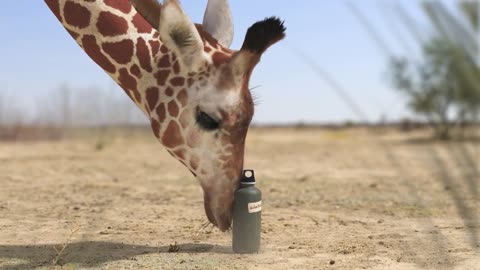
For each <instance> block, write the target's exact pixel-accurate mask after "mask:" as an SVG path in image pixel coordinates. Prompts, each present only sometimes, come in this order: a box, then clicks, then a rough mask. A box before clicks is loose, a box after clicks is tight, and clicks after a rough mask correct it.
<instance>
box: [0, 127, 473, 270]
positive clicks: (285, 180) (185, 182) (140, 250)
mask: <svg viewBox="0 0 480 270" xmlns="http://www.w3.org/2000/svg"><path fill="white" fill-rule="evenodd" d="M372 134H373V136H372ZM424 135H425V134H401V133H398V132H396V131H394V130H390V131H386V132H382V133H378V134H377V133H375V132H374V131H372V130H362V129H350V130H348V129H347V130H324V129H300V130H295V129H255V130H252V131H251V132H250V133H249V137H248V145H247V153H246V167H248V168H254V169H256V176H257V180H258V186H259V187H260V189H262V191H263V196H264V199H263V202H264V204H263V228H262V229H263V233H262V250H261V252H260V253H259V254H255V255H237V254H233V253H232V251H231V235H230V234H229V233H221V232H219V231H218V230H216V229H215V228H212V227H211V226H207V227H205V226H202V224H204V223H205V221H206V218H205V216H204V210H203V203H202V198H203V197H202V193H201V191H200V188H199V186H198V184H197V183H196V180H195V179H193V177H192V176H191V175H190V173H189V172H188V171H187V170H186V169H184V168H183V167H182V166H181V164H180V163H179V162H177V161H175V160H174V159H172V158H171V157H170V156H169V155H168V153H166V151H165V150H163V148H162V147H161V145H160V144H159V143H157V142H156V141H155V140H154V139H153V136H151V135H150V134H146V133H144V132H141V134H135V133H134V134H130V135H129V136H113V135H104V138H103V139H102V140H101V141H100V142H98V141H97V139H96V136H94V135H92V136H90V137H88V138H83V139H82V138H76V139H68V140H65V141H61V142H29V143H17V144H13V143H0V269H35V268H40V269H242V270H244V269H282V270H283V269H480V252H479V250H478V247H479V244H480V241H479V237H480V223H479V220H478V219H477V217H478V216H480V211H479V209H480V203H479V200H478V196H479V191H480V190H479V188H478V186H477V185H478V183H479V181H480V180H479V172H478V167H479V165H480V164H479V160H480V155H479V152H480V151H479V145H478V142H477V143H475V142H467V143H438V142H430V141H428V140H423V139H421V137H422V136H424ZM462 217H465V218H462ZM169 251H170V252H169Z"/></svg>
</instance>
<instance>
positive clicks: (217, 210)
mask: <svg viewBox="0 0 480 270" xmlns="http://www.w3.org/2000/svg"><path fill="white" fill-rule="evenodd" d="M227 193H228V192H227ZM232 206H233V194H232V195H231V196H228V195H226V194H221V195H220V196H211V195H210V194H209V192H208V191H204V207H205V213H206V215H207V218H208V220H209V221H210V223H212V224H213V225H214V226H216V227H218V228H219V229H220V230H221V231H222V232H225V231H227V230H228V229H230V226H231V224H232Z"/></svg>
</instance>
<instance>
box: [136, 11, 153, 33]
mask: <svg viewBox="0 0 480 270" xmlns="http://www.w3.org/2000/svg"><path fill="white" fill-rule="evenodd" d="M132 23H133V25H134V26H135V28H136V29H137V31H138V32H139V33H145V34H148V33H151V32H152V29H153V28H152V26H151V25H150V24H149V23H148V22H147V21H146V20H145V18H143V16H142V15H140V13H137V14H135V16H134V17H133V19H132Z"/></svg>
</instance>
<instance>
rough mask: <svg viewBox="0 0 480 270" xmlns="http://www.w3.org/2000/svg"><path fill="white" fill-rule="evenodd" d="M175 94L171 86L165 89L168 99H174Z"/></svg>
mask: <svg viewBox="0 0 480 270" xmlns="http://www.w3.org/2000/svg"><path fill="white" fill-rule="evenodd" d="M173 94H174V92H173V89H172V88H171V87H170V86H169V87H167V89H165V95H167V97H172V96H173Z"/></svg>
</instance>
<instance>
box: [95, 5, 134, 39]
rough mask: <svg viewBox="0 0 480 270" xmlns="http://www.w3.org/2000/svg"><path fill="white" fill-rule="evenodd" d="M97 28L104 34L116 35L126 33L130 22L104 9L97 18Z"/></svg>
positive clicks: (108, 35)
mask: <svg viewBox="0 0 480 270" xmlns="http://www.w3.org/2000/svg"><path fill="white" fill-rule="evenodd" d="M97 29H98V32H100V34H102V35H104V36H107V37H114V36H118V35H123V34H126V33H127V31H128V23H127V21H126V20H125V19H123V18H122V17H119V16H117V15H115V14H113V13H110V12H106V11H102V12H100V15H99V17H98V20H97Z"/></svg>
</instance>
